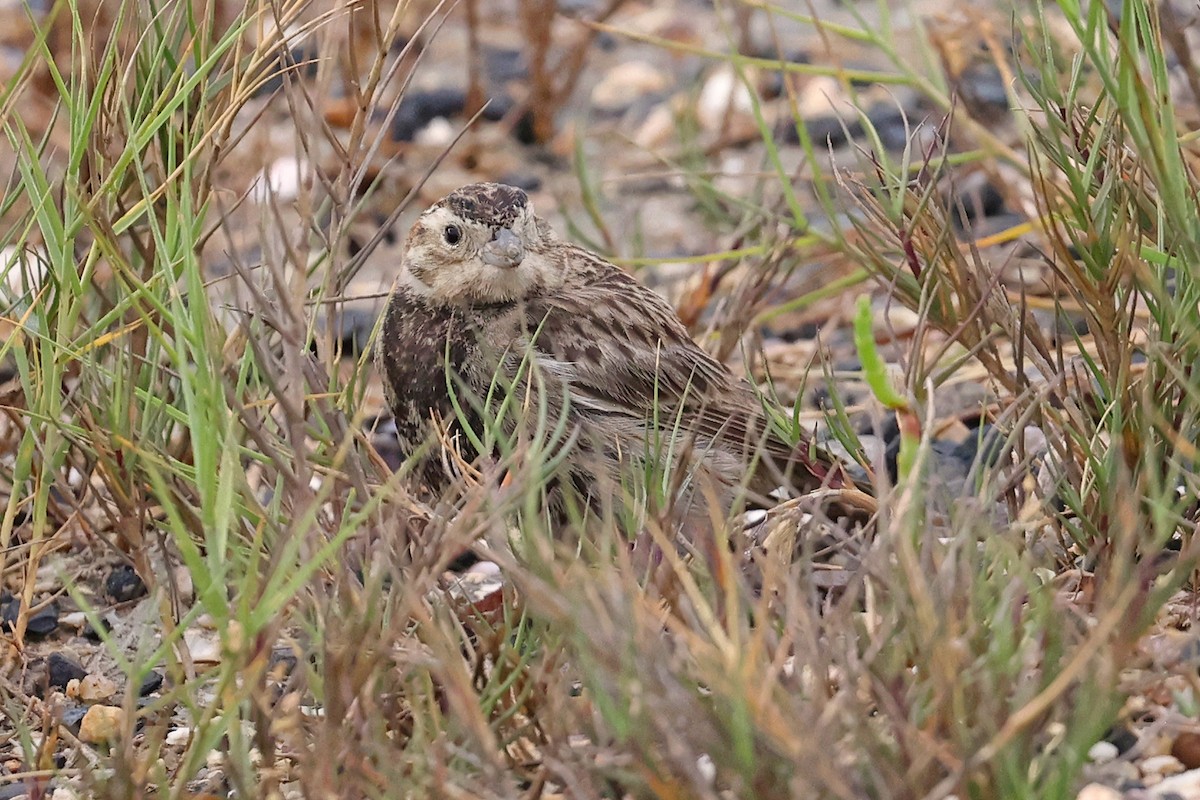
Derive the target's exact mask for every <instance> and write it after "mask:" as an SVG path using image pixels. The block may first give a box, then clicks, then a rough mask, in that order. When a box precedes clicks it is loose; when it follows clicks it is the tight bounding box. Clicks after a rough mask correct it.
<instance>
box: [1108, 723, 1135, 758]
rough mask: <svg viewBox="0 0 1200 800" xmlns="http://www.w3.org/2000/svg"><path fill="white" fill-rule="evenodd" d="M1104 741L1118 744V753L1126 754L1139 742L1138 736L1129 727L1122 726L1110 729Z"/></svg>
mask: <svg viewBox="0 0 1200 800" xmlns="http://www.w3.org/2000/svg"><path fill="white" fill-rule="evenodd" d="M1104 741H1106V742H1109V743H1111V744H1114V745H1116V746H1117V753H1119V754H1121V755H1124V754H1125V753H1127V752H1129V750H1130V749H1131V748H1132V747H1133V746H1134V745H1135V744H1137V743H1138V737H1137V734H1136V733H1134V732H1133V731H1131V730H1129V728H1127V727H1125V726H1121V727H1118V728H1112V729H1111V730H1109V732H1108V735H1107V736H1105V737H1104Z"/></svg>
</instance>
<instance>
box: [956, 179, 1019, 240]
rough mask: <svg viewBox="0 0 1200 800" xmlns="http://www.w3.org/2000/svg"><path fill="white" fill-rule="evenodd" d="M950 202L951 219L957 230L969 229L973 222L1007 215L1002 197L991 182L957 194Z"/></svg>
mask: <svg viewBox="0 0 1200 800" xmlns="http://www.w3.org/2000/svg"><path fill="white" fill-rule="evenodd" d="M951 202H952V206H951V208H950V215H951V219H953V221H954V225H955V227H956V228H958V229H959V230H963V229H964V228H970V227H971V223H973V222H977V221H979V220H982V219H986V218H988V217H996V216H999V215H1001V214H1006V213H1008V208H1007V207H1006V206H1005V205H1004V195H1002V194H1000V190H999V189H997V188H996V187H995V186H993V185H992V183H991V181H985V182H984V183H983V184H982V185H980V186H977V187H973V188H970V189H967V190H965V191H961V192H959V193H958V195H957V196H956V197H955V198H954V199H953V200H952V201H951Z"/></svg>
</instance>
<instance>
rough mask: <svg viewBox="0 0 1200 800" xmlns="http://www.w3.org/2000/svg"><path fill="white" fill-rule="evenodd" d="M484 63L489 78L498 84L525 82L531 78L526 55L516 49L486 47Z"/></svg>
mask: <svg viewBox="0 0 1200 800" xmlns="http://www.w3.org/2000/svg"><path fill="white" fill-rule="evenodd" d="M483 63H484V68H485V70H486V71H487V76H488V78H489V79H490V80H493V81H496V82H497V83H504V82H506V81H523V80H525V79H526V78H528V77H529V66H528V65H527V64H526V63H525V54H524V53H523V52H522V51H521V50H518V49H517V48H515V47H512V48H510V47H484V48H483Z"/></svg>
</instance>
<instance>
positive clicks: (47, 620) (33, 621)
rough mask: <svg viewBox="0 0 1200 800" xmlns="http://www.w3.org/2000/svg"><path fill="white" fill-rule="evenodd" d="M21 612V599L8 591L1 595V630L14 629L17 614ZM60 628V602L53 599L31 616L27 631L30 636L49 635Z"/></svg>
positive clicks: (26, 626)
mask: <svg viewBox="0 0 1200 800" xmlns="http://www.w3.org/2000/svg"><path fill="white" fill-rule="evenodd" d="M20 612H21V599H20V598H18V597H13V596H12V595H11V594H9V593H8V592H5V593H4V594H3V595H0V630H4V631H12V630H15V629H16V627H17V616H18V615H19V614H20ZM57 629H58V603H56V602H54V601H53V600H51V601H50V602H49V603H47V604H46V605H45V606H43V607H42V608H40V609H38V610H37V611H36V612H34V613H33V614H31V615H30V616H29V619H28V620H27V621H26V623H25V633H26V635H29V636H36V637H44V636H49V635H50V634H52V633H54V631H56V630H57Z"/></svg>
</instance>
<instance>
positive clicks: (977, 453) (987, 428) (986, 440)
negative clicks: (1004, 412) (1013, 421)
mask: <svg viewBox="0 0 1200 800" xmlns="http://www.w3.org/2000/svg"><path fill="white" fill-rule="evenodd" d="M1004 441H1005V436H1004V432H1003V431H1001V430H1000V429H999V428H997V427H996V426H995V425H991V424H985V425H983V426H982V427H980V428H979V429H977V430H975V431H972V432H971V435H970V436H968V437H967V438H966V439H965V440H964V441H963V442H962V443H961V444H959V445H958V447H957V448H956V450H955V456H956V457H957V458H959V459H961V460H962V462H963V463H964V464H966V465H967V466H968V467H969V466H971V465H973V464H974V463H975V460H976V459H979V460H980V461H982V462H983V465H984V466H987V467H994V466H995V465H996V463H997V462H998V461H999V460H1000V456H1001V455H1002V454H1003V453H1004Z"/></svg>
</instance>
